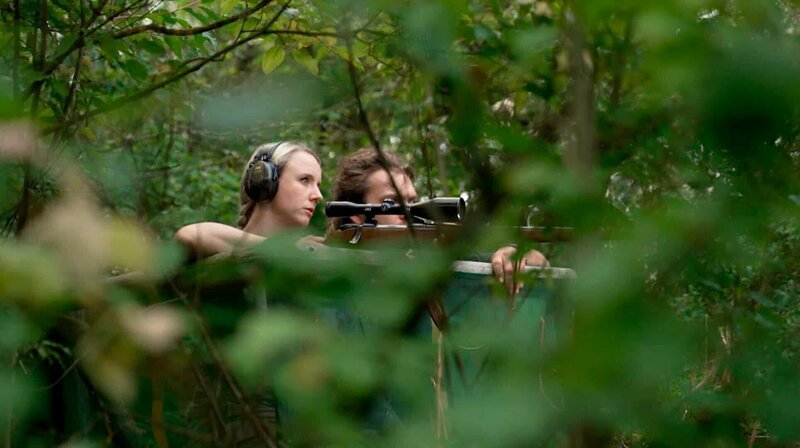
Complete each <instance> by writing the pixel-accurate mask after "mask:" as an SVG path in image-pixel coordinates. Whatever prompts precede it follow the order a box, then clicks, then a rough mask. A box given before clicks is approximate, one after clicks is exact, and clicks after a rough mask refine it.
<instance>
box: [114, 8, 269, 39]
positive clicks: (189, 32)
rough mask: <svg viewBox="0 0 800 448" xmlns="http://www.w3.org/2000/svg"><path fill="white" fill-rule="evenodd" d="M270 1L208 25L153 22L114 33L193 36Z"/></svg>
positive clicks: (233, 19)
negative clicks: (178, 24) (193, 26)
mask: <svg viewBox="0 0 800 448" xmlns="http://www.w3.org/2000/svg"><path fill="white" fill-rule="evenodd" d="M270 3H272V0H261V1H260V2H259V3H257V4H256V5H253V6H252V7H250V8H247V9H245V10H244V11H242V12H240V13H239V14H235V15H233V16H230V17H228V18H225V19H222V20H219V21H217V22H214V23H209V24H208V25H204V26H198V27H195V28H184V29H175V28H169V27H165V26H162V25H158V24H155V23H151V24H149V25H141V26H135V27H133V28H129V29H127V30H124V31H120V32H118V33H116V34H114V39H122V38H125V37H128V36H133V35H136V34H141V33H145V32H148V31H150V32H154V33H158V34H163V35H166V36H193V35H196V34H202V33H205V32H208V31H212V30H215V29H217V28H222V27H223V26H225V25H228V24H231V23H233V22H236V21H237V20H241V19H244V18H247V17H249V16H251V15H253V14H254V13H256V12H258V11H260V10H261V9H263V8H264V7H266V6H267V5H269V4H270Z"/></svg>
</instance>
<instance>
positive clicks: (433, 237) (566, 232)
mask: <svg viewBox="0 0 800 448" xmlns="http://www.w3.org/2000/svg"><path fill="white" fill-rule="evenodd" d="M413 227H414V237H413V238H415V239H416V240H418V241H427V242H433V243H436V244H445V245H446V244H449V243H452V242H453V241H454V240H456V239H458V238H460V237H462V236H463V233H464V232H463V226H462V225H460V224H453V223H441V224H437V225H428V224H413ZM488 229H490V227H487V230H488ZM510 230H511V231H512V232H513V233H514V234H517V235H520V236H521V237H522V238H523V239H525V240H527V241H533V242H537V243H553V242H565V241H570V240H571V239H572V229H571V228H569V227H514V228H511V229H510ZM328 238H330V239H332V240H334V241H339V242H345V243H351V244H358V245H372V244H376V243H387V242H395V243H397V242H399V243H411V242H412V235H411V231H410V229H409V228H408V226H405V225H391V226H390V225H375V226H370V225H364V226H359V225H354V224H351V225H346V226H343V227H341V228H339V229H336V230H334V231H333V232H331V233H330V234H329V235H328Z"/></svg>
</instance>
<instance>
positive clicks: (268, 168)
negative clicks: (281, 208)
mask: <svg viewBox="0 0 800 448" xmlns="http://www.w3.org/2000/svg"><path fill="white" fill-rule="evenodd" d="M244 192H245V194H247V196H248V197H250V199H252V200H254V201H256V202H264V201H270V200H272V199H273V198H274V197H275V194H277V193H278V169H277V167H276V166H275V164H273V163H272V162H267V161H263V160H257V161H255V162H253V164H252V166H250V168H249V169H248V170H247V177H246V179H245V183H244Z"/></svg>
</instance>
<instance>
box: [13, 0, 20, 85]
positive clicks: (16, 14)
mask: <svg viewBox="0 0 800 448" xmlns="http://www.w3.org/2000/svg"><path fill="white" fill-rule="evenodd" d="M20 20H21V16H20V13H19V0H14V26H13V30H14V62H13V63H12V65H11V70H12V72H11V79H12V81H11V86H12V89H13V90H14V91H13V96H14V100H16V101H19V92H20V90H19V64H20V50H21V47H22V45H21V39H20V29H19V22H20Z"/></svg>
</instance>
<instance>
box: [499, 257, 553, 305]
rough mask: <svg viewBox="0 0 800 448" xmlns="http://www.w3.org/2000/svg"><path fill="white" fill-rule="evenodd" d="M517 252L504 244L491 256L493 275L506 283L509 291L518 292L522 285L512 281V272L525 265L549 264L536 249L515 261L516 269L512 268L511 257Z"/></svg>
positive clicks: (519, 269) (543, 265) (545, 265)
mask: <svg viewBox="0 0 800 448" xmlns="http://www.w3.org/2000/svg"><path fill="white" fill-rule="evenodd" d="M516 253H517V248H516V247H514V246H505V247H501V248H500V249H497V250H496V251H495V252H494V253H493V254H492V258H491V263H492V271H493V272H494V276H495V277H497V280H499V281H500V283H503V284H505V285H506V289H507V290H508V292H509V293H514V294H516V293H518V292H519V291H520V289H522V287H523V286H524V285H523V284H522V283H521V282H520V283H516V284H515V283H514V272H515V271H521V270H523V269H525V267H526V266H542V267H547V266H550V263H549V262H548V261H547V258H545V257H544V255H542V253H541V252H539V251H538V250H530V251H529V252H528V253H527V254H525V256H524V257H522V258H521V259H520V260H519V262H517V266H516V269H515V268H514V262H513V258H514V255H515V254H516Z"/></svg>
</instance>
